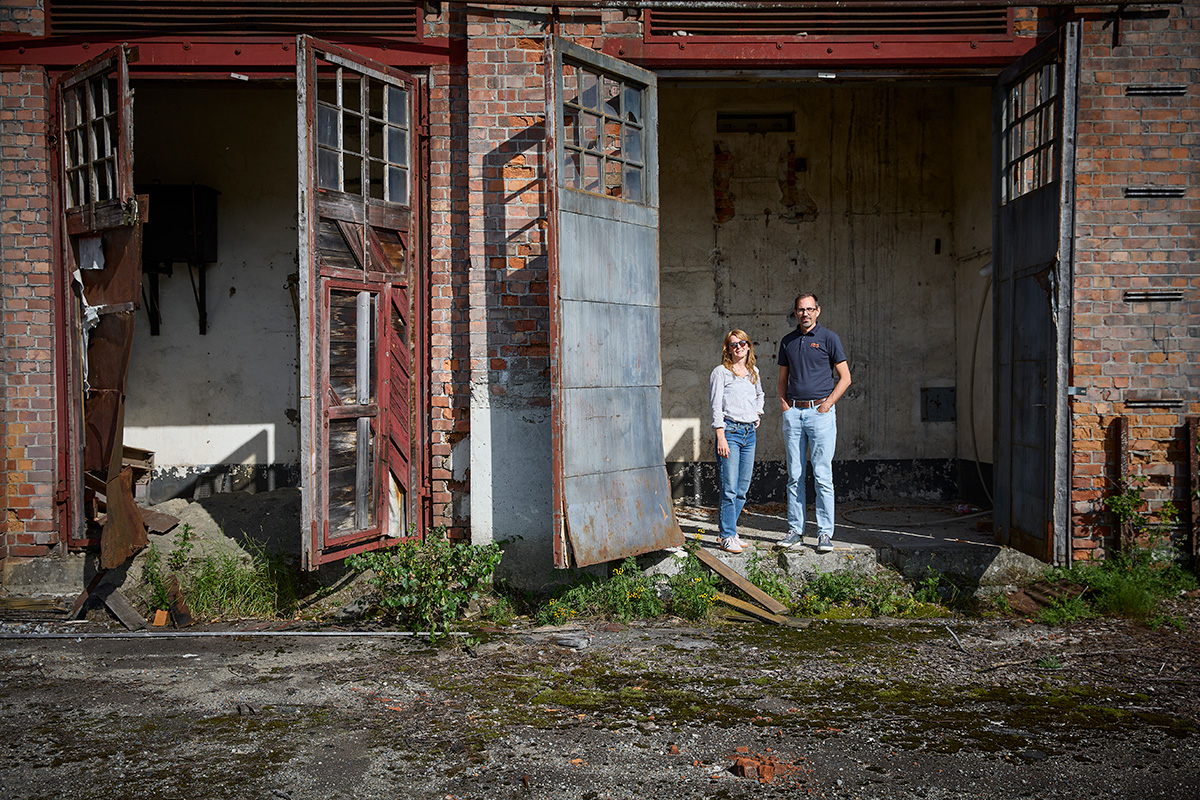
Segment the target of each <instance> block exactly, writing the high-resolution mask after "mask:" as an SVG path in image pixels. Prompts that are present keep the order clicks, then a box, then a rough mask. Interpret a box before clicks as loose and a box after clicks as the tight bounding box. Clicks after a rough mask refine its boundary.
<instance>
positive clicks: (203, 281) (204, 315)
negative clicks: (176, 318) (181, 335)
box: [188, 261, 208, 336]
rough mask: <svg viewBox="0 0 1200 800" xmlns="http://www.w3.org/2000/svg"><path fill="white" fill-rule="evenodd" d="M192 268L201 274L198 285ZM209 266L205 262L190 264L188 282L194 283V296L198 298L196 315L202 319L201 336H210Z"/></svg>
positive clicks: (190, 262)
mask: <svg viewBox="0 0 1200 800" xmlns="http://www.w3.org/2000/svg"><path fill="white" fill-rule="evenodd" d="M192 267H195V268H196V271H197V272H198V273H199V274H200V277H199V279H198V284H199V285H197V278H196V277H195V276H194V275H192ZM207 275H208V265H207V264H205V263H204V262H203V261H189V262H188V280H190V281H191V282H192V296H193V297H194V298H196V313H197V314H198V315H199V317H200V335H201V336H205V335H207V334H208V299H207V297H208V292H207V286H208V278H207Z"/></svg>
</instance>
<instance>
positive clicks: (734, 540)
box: [721, 536, 745, 553]
mask: <svg viewBox="0 0 1200 800" xmlns="http://www.w3.org/2000/svg"><path fill="white" fill-rule="evenodd" d="M721 549H722V550H723V551H725V552H726V553H740V552H742V551H743V550H744V549H745V548H743V547H742V540H741V539H739V538H738V537H736V536H727V537H725V538H723V539H721Z"/></svg>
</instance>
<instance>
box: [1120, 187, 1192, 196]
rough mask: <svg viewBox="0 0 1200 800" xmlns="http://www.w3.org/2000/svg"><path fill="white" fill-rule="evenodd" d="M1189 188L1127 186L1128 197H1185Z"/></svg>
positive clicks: (1126, 194) (1126, 193)
mask: <svg viewBox="0 0 1200 800" xmlns="http://www.w3.org/2000/svg"><path fill="white" fill-rule="evenodd" d="M1186 193H1187V190H1186V189H1184V188H1183V187H1182V186H1126V187H1125V196H1126V197H1183V196H1184V195H1185V194H1186Z"/></svg>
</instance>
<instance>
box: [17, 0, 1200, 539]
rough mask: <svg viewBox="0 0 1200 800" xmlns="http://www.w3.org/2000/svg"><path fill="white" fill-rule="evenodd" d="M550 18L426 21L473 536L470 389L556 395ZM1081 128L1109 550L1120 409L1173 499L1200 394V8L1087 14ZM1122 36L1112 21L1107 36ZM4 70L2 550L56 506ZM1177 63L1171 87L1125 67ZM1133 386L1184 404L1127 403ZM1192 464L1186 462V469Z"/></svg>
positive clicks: (25, 8)
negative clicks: (441, 55)
mask: <svg viewBox="0 0 1200 800" xmlns="http://www.w3.org/2000/svg"><path fill="white" fill-rule="evenodd" d="M41 6H42V4H41V3H40V2H35V1H34V0H17V2H10V3H6V4H4V8H3V10H2V11H0V33H12V32H14V31H17V32H20V33H23V34H28V35H32V36H38V35H41V34H42V32H43V29H44V14H43V12H42V8H41ZM1058 13H1059V12H1058V11H1057V10H1054V9H1044V8H1043V9H1018V10H1017V11H1016V12H1015V19H1016V24H1017V30H1018V33H1019V34H1021V35H1033V34H1034V33H1037V32H1041V33H1045V32H1046V31H1048V30H1049V29H1050V28H1051V27H1052V22H1053V20H1054V18H1055V17H1056V16H1057V15H1058ZM547 24H548V19H547V18H546V17H545V15H544V14H542V13H535V12H534V11H533V10H532V9H523V10H515V11H512V10H510V11H506V10H501V9H487V8H482V7H464V6H461V5H446V6H443V10H442V12H441V14H440V15H438V16H436V17H431V18H430V20H429V21H428V25H429V29H428V31H427V34H428V35H429V36H433V37H438V38H439V39H446V40H448V41H449V43H450V58H449V62H450V63H449V65H441V66H436V67H434V68H432V69H431V70H430V72H429V87H430V88H429V92H428V97H427V104H428V123H429V133H430V158H429V183H428V186H429V197H428V205H429V211H428V214H429V268H430V284H429V290H430V296H429V305H430V309H431V318H430V329H429V334H430V340H429V354H430V364H429V369H430V373H431V381H430V392H431V398H430V400H431V403H430V405H431V409H432V419H431V420H430V423H429V425H430V437H431V460H432V463H431V467H432V485H431V492H432V495H431V499H432V507H433V524H434V525H442V526H446V527H447V528H448V530H449V531H450V535H451V536H452V537H453V538H467V537H468V536H469V535H470V532H469V530H470V512H469V509H468V508H467V507H466V502H467V499H468V498H469V495H470V486H471V476H470V470H469V466H468V463H469V457H468V454H467V453H466V452H459V450H463V451H465V450H466V448H465V447H460V445H462V444H464V443H465V442H467V441H468V435H469V434H470V432H471V430H470V428H471V419H470V413H471V407H472V399H473V398H476V397H479V396H481V393H482V396H485V397H486V396H488V395H490V396H491V400H493V401H496V402H503V403H507V404H513V405H518V406H519V405H525V406H528V407H531V408H537V409H540V410H542V411H544V410H545V408H546V406H548V404H549V402H550V399H549V398H550V390H549V386H550V376H549V370H550V335H549V304H550V297H549V288H548V287H549V273H548V262H547V250H546V246H547V226H548V216H547V215H548V208H547V195H546V187H545V184H544V175H545V163H544V162H545V157H546V154H545V147H544V135H545V131H544V126H545V116H544V114H545V111H544V99H545V98H544V93H545V92H544V82H545V76H544V69H543V59H544V47H545V37H546V32H547ZM557 24H558V26H559V27H558V30H559V32H560V34H561V35H563V36H565V37H567V38H570V39H573V40H574V41H576V42H578V43H580V44H582V45H585V46H599V43H600V40H601V39H602V38H603V37H607V36H631V37H636V36H639V35H640V23H639V21H638V19H637V18H636V17H626V15H625V14H624V13H623V12H620V11H598V10H587V11H583V10H579V11H572V10H570V9H561V10H560V11H559V16H558V19H557ZM1083 34H1084V39H1083V48H1084V49H1083V54H1082V74H1081V80H1080V106H1079V136H1078V173H1079V181H1078V215H1077V229H1076V237H1077V238H1076V253H1075V270H1076V280H1075V286H1074V290H1075V302H1074V306H1073V311H1074V324H1075V330H1074V334H1073V339H1072V351H1073V354H1074V355H1073V359H1074V365H1073V366H1074V373H1073V375H1072V380H1071V383H1072V385H1073V386H1076V387H1080V388H1082V389H1083V390H1085V394H1082V395H1078V396H1076V397H1075V398H1073V399H1074V402H1073V412H1074V419H1073V424H1074V431H1075V433H1074V437H1073V439H1074V441H1073V448H1074V468H1073V474H1072V480H1073V497H1072V500H1073V506H1072V508H1073V522H1072V533H1073V545H1074V547H1073V550H1074V556H1075V557H1076V558H1091V557H1097V556H1102V555H1103V553H1104V550H1105V548H1106V547H1107V546H1108V545H1109V544H1111V536H1112V520H1111V515H1109V514H1107V513H1106V512H1105V511H1104V508H1103V497H1104V496H1105V495H1106V494H1107V493H1109V492H1111V491H1112V490H1113V489H1114V488H1115V487H1116V486H1117V485H1118V484H1119V482H1120V480H1121V477H1122V476H1121V475H1120V474H1119V472H1118V466H1117V454H1116V444H1115V441H1114V437H1113V436H1112V434H1111V428H1112V422H1113V420H1114V419H1115V418H1117V417H1125V418H1127V419H1128V421H1129V431H1130V436H1129V441H1130V445H1129V447H1130V451H1131V453H1130V459H1131V471H1132V472H1133V473H1134V474H1136V475H1143V476H1146V477H1147V478H1148V480H1149V481H1150V488H1151V489H1152V492H1150V496H1151V498H1152V500H1153V501H1154V505H1155V507H1157V505H1158V504H1159V503H1160V502H1161V501H1162V500H1166V499H1173V500H1174V501H1175V502H1176V503H1177V504H1178V505H1180V506H1181V507H1184V506H1185V504H1184V503H1183V500H1184V499H1185V493H1186V492H1187V490H1188V488H1189V482H1188V475H1187V472H1186V467H1185V466H1183V465H1186V464H1187V455H1188V454H1187V452H1186V451H1185V445H1184V441H1183V427H1184V422H1185V418H1186V417H1188V416H1195V415H1197V414H1200V403H1197V402H1196V401H1195V397H1196V387H1197V386H1198V385H1200V346H1197V345H1198V343H1197V341H1196V339H1197V338H1198V335H1200V334H1198V332H1197V328H1196V324H1195V320H1196V319H1197V318H1198V317H1200V301H1198V300H1196V297H1197V290H1200V268H1198V267H1197V261H1196V259H1197V253H1198V252H1200V246H1198V242H1197V231H1200V213H1198V212H1200V194H1198V192H1197V190H1198V189H1200V185H1198V184H1200V178H1198V177H1197V175H1196V171H1195V169H1194V168H1193V164H1194V163H1195V162H1196V160H1197V156H1198V155H1200V154H1197V152H1196V148H1197V136H1198V135H1200V98H1198V97H1197V93H1196V91H1195V84H1196V82H1197V78H1198V77H1200V75H1198V71H1200V15H1198V12H1197V7H1196V6H1195V5H1191V4H1184V5H1180V6H1173V7H1171V11H1170V15H1169V17H1167V18H1165V19H1153V18H1143V19H1124V20H1121V21H1120V23H1119V30H1117V31H1114V29H1113V22H1112V21H1111V20H1107V19H1106V20H1096V21H1087V22H1085V23H1084V26H1083ZM1115 37H1119V38H1115ZM2 80H3V82H2V84H0V142H2V145H0V146H2V148H3V150H2V152H0V223H2V225H3V229H2V238H0V269H2V270H3V272H2V274H0V341H2V343H3V344H2V346H3V361H2V363H3V365H4V366H3V371H2V373H0V374H2V377H0V390H2V391H3V400H4V406H3V414H2V416H0V419H2V420H3V422H2V425H3V429H2V431H0V432H2V433H3V436H4V443H5V452H4V460H5V462H4V463H5V469H4V482H3V484H2V486H3V488H2V489H0V492H2V493H3V497H2V498H0V499H2V503H0V509H2V510H3V512H4V517H3V519H0V558H3V557H4V556H6V555H19V556H33V555H41V554H45V553H46V552H48V550H49V548H50V547H51V546H52V545H53V544H55V543H56V542H58V540H59V538H58V537H59V533H58V531H57V530H56V527H55V518H54V511H55V504H54V500H55V492H56V487H57V486H58V483H59V481H60V480H61V476H59V475H57V474H56V453H57V451H58V450H59V448H60V447H61V446H62V442H60V441H59V440H58V438H57V436H58V433H57V431H58V428H57V425H56V421H55V403H56V397H55V394H54V391H55V387H54V375H55V369H54V363H55V357H56V352H55V348H54V346H53V335H54V327H53V324H54V321H53V292H54V290H55V289H54V282H53V272H52V266H53V264H54V262H55V260H56V259H55V256H54V253H53V245H52V236H51V220H52V218H53V217H52V209H51V202H50V178H49V174H50V173H49V162H48V157H47V143H46V140H45V136H46V130H47V118H48V95H49V90H48V86H49V81H48V78H47V76H46V74H45V73H44V71H42V70H41V69H38V68H35V67H27V68H23V69H20V70H15V71H5V72H4V73H3V74H2ZM1163 83H1167V84H1177V85H1180V86H1184V87H1186V91H1185V92H1184V93H1182V94H1176V95H1137V94H1135V95H1130V94H1127V92H1126V89H1127V87H1129V86H1151V85H1157V84H1163ZM1143 186H1152V187H1178V188H1182V189H1184V190H1185V192H1184V196H1183V197H1181V198H1149V199H1135V198H1128V197H1126V196H1125V189H1126V188H1127V187H1143ZM1148 289H1178V290H1181V291H1182V292H1183V296H1184V299H1183V300H1182V301H1171V302H1162V303H1130V302H1128V301H1127V300H1126V299H1125V292H1126V291H1129V290H1148ZM1137 392H1144V393H1146V394H1145V396H1146V397H1150V396H1155V397H1174V398H1178V399H1182V400H1183V401H1184V403H1183V405H1182V407H1175V408H1167V409H1164V408H1154V407H1150V408H1131V407H1130V406H1129V405H1128V403H1127V401H1128V400H1129V399H1131V398H1136V397H1137V396H1138V395H1137V394H1136V393H1137ZM1194 479H1195V477H1194V476H1192V480H1194Z"/></svg>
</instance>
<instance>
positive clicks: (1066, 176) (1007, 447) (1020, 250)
mask: <svg viewBox="0 0 1200 800" xmlns="http://www.w3.org/2000/svg"><path fill="white" fill-rule="evenodd" d="M1078 53H1079V28H1078V24H1077V23H1071V24H1068V25H1067V26H1065V27H1064V28H1062V29H1060V31H1059V32H1058V33H1057V34H1056V35H1055V36H1053V37H1051V38H1050V39H1049V40H1047V41H1046V42H1043V43H1042V44H1041V45H1039V46H1038V47H1037V48H1035V49H1034V50H1032V51H1030V53H1029V54H1028V55H1027V56H1026V57H1025V58H1024V59H1022V60H1021V61H1020V62H1018V63H1016V64H1014V65H1013V66H1012V67H1010V68H1009V69H1007V70H1006V71H1005V72H1004V73H1003V74H1002V75H1001V77H1000V82H999V86H998V89H997V92H996V95H995V110H994V114H995V117H994V119H995V125H994V132H995V188H996V193H997V199H996V207H997V212H996V230H995V233H994V239H995V255H994V270H993V275H994V278H993V280H994V281H995V291H996V318H995V324H996V334H995V342H996V345H995V347H996V353H995V356H996V370H997V371H996V401H995V402H996V471H995V476H996V495H995V496H996V508H995V514H996V516H995V519H996V525H997V534H998V536H999V537H1000V540H1001V542H1002V543H1004V544H1007V545H1009V546H1011V547H1015V548H1017V549H1019V550H1021V551H1023V552H1025V553H1028V554H1029V555H1032V556H1035V557H1036V558H1039V559H1042V560H1043V561H1047V562H1052V563H1065V562H1066V561H1067V560H1069V558H1070V547H1069V536H1070V503H1069V501H1070V494H1069V493H1070V459H1071V451H1070V437H1071V431H1070V414H1069V408H1068V405H1067V400H1068V398H1067V384H1068V382H1069V379H1070V378H1069V375H1070V373H1069V365H1070V341H1071V287H1072V283H1073V282H1072V274H1073V258H1072V256H1073V241H1074V238H1073V232H1074V196H1075V155H1074V142H1075V108H1076V94H1075V90H1076V85H1077V81H1078Z"/></svg>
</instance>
